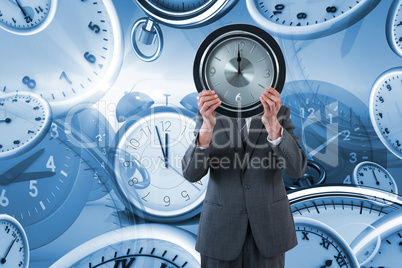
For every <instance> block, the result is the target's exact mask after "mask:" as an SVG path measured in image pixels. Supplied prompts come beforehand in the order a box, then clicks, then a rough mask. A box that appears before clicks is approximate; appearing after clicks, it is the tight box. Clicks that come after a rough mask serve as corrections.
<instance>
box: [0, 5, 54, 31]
mask: <svg viewBox="0 0 402 268" xmlns="http://www.w3.org/2000/svg"><path fill="white" fill-rule="evenodd" d="M57 2H58V1H57V0H35V1H26V0H9V1H1V2H0V27H1V28H3V29H4V30H6V31H9V32H11V33H15V34H20V35H29V34H35V33H38V32H40V31H42V30H43V29H45V28H46V26H48V25H49V23H50V22H51V20H52V19H53V17H54V14H55V13H56V10H57Z"/></svg>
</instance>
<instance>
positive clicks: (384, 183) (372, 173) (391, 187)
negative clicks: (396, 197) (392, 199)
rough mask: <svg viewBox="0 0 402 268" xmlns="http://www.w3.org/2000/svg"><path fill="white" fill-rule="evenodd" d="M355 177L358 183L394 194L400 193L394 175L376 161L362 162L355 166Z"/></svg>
mask: <svg viewBox="0 0 402 268" xmlns="http://www.w3.org/2000/svg"><path fill="white" fill-rule="evenodd" d="M353 179H354V180H355V183H356V184H357V185H364V186H369V187H373V188H378V189H382V190H384V191H388V192H391V193H394V194H397V193H398V186H397V185H396V183H395V180H394V178H393V177H392V175H391V174H390V173H389V172H388V170H386V169H385V168H383V167H382V166H380V165H378V164H377V163H374V162H368V161H367V162H361V163H360V164H358V165H357V166H356V167H355V170H354V172H353Z"/></svg>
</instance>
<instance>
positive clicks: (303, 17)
mask: <svg viewBox="0 0 402 268" xmlns="http://www.w3.org/2000/svg"><path fill="white" fill-rule="evenodd" d="M296 17H297V18H298V19H299V20H302V19H306V18H307V14H306V13H304V12H301V13H298V14H297V15H296Z"/></svg>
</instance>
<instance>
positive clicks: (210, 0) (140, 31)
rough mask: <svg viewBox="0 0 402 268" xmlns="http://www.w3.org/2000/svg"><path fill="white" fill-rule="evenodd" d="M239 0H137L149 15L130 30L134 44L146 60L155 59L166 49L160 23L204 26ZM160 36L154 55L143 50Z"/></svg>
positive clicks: (179, 26) (193, 26)
mask: <svg viewBox="0 0 402 268" xmlns="http://www.w3.org/2000/svg"><path fill="white" fill-rule="evenodd" d="M238 1H239V0H203V1H198V0H187V1H181V0H180V1H178V0H164V1H159V0H135V3H136V4H137V6H138V7H139V8H140V9H141V10H143V11H144V12H145V13H146V14H147V15H148V16H149V17H148V18H140V19H139V20H137V21H136V22H135V23H134V25H133V27H132V30H131V45H132V48H133V50H134V52H135V54H136V55H137V56H138V57H139V58H140V59H141V60H143V61H146V62H149V61H154V60H156V59H157V58H158V57H159V56H160V55H161V53H162V50H163V34H162V30H161V28H160V27H159V25H158V23H162V24H164V25H167V26H170V27H175V28H195V27H201V26H203V25H206V24H208V23H212V22H213V21H215V20H217V19H219V18H220V17H222V16H223V15H224V14H226V13H227V12H228V11H229V10H230V9H231V8H232V7H233V6H234V5H235V4H236V3H237V2H238ZM157 38H158V44H157V48H156V50H155V52H154V54H152V55H145V54H144V53H143V52H142V51H141V46H140V45H141V44H143V45H145V46H150V45H152V44H154V43H155V41H156V39H157Z"/></svg>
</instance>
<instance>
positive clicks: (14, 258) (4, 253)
mask: <svg viewBox="0 0 402 268" xmlns="http://www.w3.org/2000/svg"><path fill="white" fill-rule="evenodd" d="M28 266H29V243H28V239H27V236H26V234H25V231H24V228H22V226H21V224H20V223H19V222H18V221H17V220H16V219H14V218H13V217H10V216H8V215H6V214H0V267H2V268H12V267H13V268H14V267H24V268H27V267H28Z"/></svg>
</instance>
